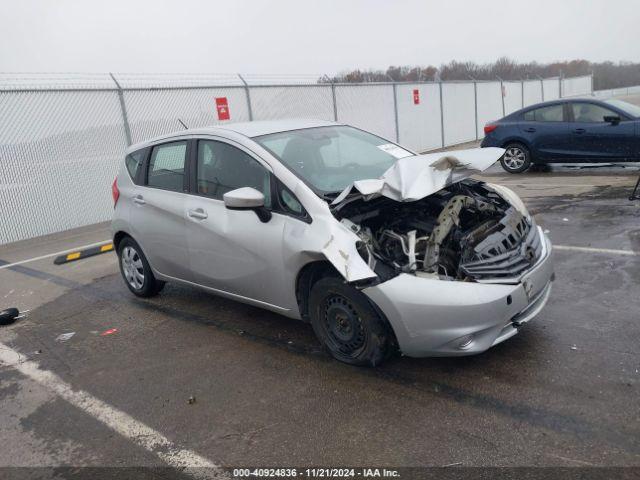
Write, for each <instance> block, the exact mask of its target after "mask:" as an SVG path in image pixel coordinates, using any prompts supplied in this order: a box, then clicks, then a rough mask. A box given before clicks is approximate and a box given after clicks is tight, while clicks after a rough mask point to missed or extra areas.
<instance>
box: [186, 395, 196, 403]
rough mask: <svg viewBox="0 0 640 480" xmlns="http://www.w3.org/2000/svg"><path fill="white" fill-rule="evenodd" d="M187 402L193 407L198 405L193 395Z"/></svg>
mask: <svg viewBox="0 0 640 480" xmlns="http://www.w3.org/2000/svg"><path fill="white" fill-rule="evenodd" d="M187 402H188V403H189V405H193V404H194V403H196V397H195V396H193V395H191V396H190V397H189V400H187Z"/></svg>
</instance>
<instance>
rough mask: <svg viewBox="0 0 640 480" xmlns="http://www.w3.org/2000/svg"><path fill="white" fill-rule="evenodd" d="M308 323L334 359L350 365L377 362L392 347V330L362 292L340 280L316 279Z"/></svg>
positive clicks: (311, 294)
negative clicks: (309, 321)
mask: <svg viewBox="0 0 640 480" xmlns="http://www.w3.org/2000/svg"><path fill="white" fill-rule="evenodd" d="M309 312H310V314H311V315H310V316H311V325H312V326H313V330H314V332H315V334H316V336H317V337H318V339H319V340H320V342H322V344H323V345H324V346H325V347H326V348H327V350H328V351H329V353H330V354H331V355H332V356H333V357H334V358H335V359H336V360H340V361H341V362H344V363H349V364H351V365H361V366H362V365H366V366H372V367H375V366H376V365H379V364H380V363H381V362H382V361H383V360H384V359H385V358H386V357H387V355H388V353H389V352H390V350H391V346H390V344H391V336H392V334H391V332H390V330H389V327H388V326H387V325H386V323H385V322H384V320H383V319H382V318H380V316H379V315H378V313H377V312H376V311H375V309H374V308H373V306H372V305H371V304H370V303H369V301H368V300H367V298H366V297H365V296H364V294H363V293H361V292H359V291H358V290H356V289H355V288H353V287H352V286H350V285H346V284H345V283H344V281H343V280H341V279H339V278H336V277H327V278H322V279H320V280H318V281H317V282H316V283H315V284H314V285H313V288H312V289H311V293H310V295H309Z"/></svg>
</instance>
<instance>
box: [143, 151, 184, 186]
mask: <svg viewBox="0 0 640 480" xmlns="http://www.w3.org/2000/svg"><path fill="white" fill-rule="evenodd" d="M186 156H187V142H173V143H166V144H164V145H157V146H155V147H153V150H151V159H150V160H149V174H148V177H147V185H148V186H150V187H156V188H162V189H164V190H172V191H174V192H182V191H184V166H185V158H186Z"/></svg>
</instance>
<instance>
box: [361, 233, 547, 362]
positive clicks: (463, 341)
mask: <svg viewBox="0 0 640 480" xmlns="http://www.w3.org/2000/svg"><path fill="white" fill-rule="evenodd" d="M538 234H539V235H540V236H541V240H542V242H543V247H544V248H543V252H542V254H541V256H540V258H539V259H538V261H537V263H536V264H535V265H534V266H533V267H532V268H531V269H530V270H529V271H527V272H526V273H525V274H524V275H523V276H522V277H521V278H520V279H518V280H515V281H514V282H513V283H506V284H505V283H491V284H489V283H472V282H451V281H444V280H438V279H432V278H421V277H417V276H414V275H410V274H401V275H398V276H397V277H395V278H393V279H391V280H389V281H387V282H384V283H381V284H379V285H376V286H373V287H368V288H366V289H364V290H363V293H365V294H366V295H367V296H368V297H369V298H370V299H371V300H372V301H373V302H374V303H375V304H376V305H377V306H378V308H380V310H381V311H382V312H383V313H384V314H385V316H386V318H387V319H388V320H389V322H390V324H391V326H392V328H393V330H394V332H395V334H396V338H397V340H398V344H399V347H400V350H401V351H402V353H403V354H404V355H407V356H411V357H426V356H460V355H473V354H477V353H481V352H484V351H485V350H487V349H489V348H491V347H492V346H493V345H496V344H498V343H500V342H502V341H504V340H506V339H508V338H510V337H512V336H513V335H515V334H516V333H517V332H518V328H520V327H521V326H522V325H524V324H525V323H527V322H529V321H530V320H531V319H532V318H534V317H535V316H536V315H537V314H538V313H539V312H540V311H541V310H542V308H543V307H544V305H545V304H546V302H547V300H548V298H549V295H550V293H551V283H552V280H553V261H552V258H551V243H550V242H549V240H548V238H547V237H546V236H545V235H544V233H543V232H542V230H541V229H540V228H539V227H538Z"/></svg>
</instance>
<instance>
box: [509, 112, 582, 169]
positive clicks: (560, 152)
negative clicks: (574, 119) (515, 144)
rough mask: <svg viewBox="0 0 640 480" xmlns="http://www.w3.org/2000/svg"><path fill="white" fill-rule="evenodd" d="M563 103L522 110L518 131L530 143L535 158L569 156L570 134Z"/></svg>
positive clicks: (561, 159) (556, 158) (547, 158)
mask: <svg viewBox="0 0 640 480" xmlns="http://www.w3.org/2000/svg"><path fill="white" fill-rule="evenodd" d="M567 120H568V119H567V111H566V105H565V103H557V104H553V105H547V106H544V107H539V108H534V109H531V110H528V111H526V112H524V114H523V117H522V121H521V122H520V126H519V128H520V133H521V134H522V136H523V137H524V138H525V139H526V140H527V141H528V142H529V145H531V147H532V150H533V154H534V156H535V157H536V158H539V159H541V160H544V161H550V162H553V161H567V160H568V159H570V158H571V148H572V144H571V135H570V134H569V124H568V122H567Z"/></svg>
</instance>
